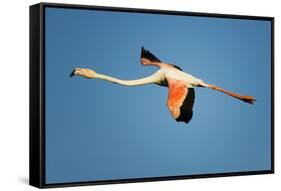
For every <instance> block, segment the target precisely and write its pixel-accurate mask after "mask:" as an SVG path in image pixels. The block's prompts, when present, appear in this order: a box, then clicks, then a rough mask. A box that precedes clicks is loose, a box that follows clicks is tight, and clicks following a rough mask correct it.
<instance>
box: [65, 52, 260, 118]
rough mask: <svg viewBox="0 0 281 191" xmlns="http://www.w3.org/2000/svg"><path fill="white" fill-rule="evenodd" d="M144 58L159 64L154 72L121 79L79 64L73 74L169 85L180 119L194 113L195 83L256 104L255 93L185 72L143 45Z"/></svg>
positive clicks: (145, 62)
mask: <svg viewBox="0 0 281 191" xmlns="http://www.w3.org/2000/svg"><path fill="white" fill-rule="evenodd" d="M140 62H141V64H142V65H144V66H156V67H158V68H159V70H158V71H156V72H155V73H154V74H152V75H151V76H148V77H145V78H142V79H137V80H121V79H117V78H114V77H111V76H107V75H104V74H99V73H97V72H95V71H94V70H92V69H88V68H75V69H74V70H73V71H72V72H71V74H70V77H72V76H82V77H84V78H87V79H94V78H95V79H101V80H106V81H109V82H113V83H116V84H120V85H124V86H141V85H145V84H156V85H159V86H164V87H168V99H167V106H168V109H169V111H170V113H171V115H172V117H173V118H174V119H175V120H176V121H177V122H185V123H188V122H189V121H190V120H191V118H192V115H193V104H194V100H195V91H194V87H204V88H210V89H212V90H216V91H220V92H222V93H224V94H226V95H229V96H232V97H234V98H237V99H239V100H241V101H244V102H246V103H249V104H253V103H254V102H255V101H256V100H255V98H254V97H253V96H243V95H240V94H237V93H233V92H231V91H228V90H225V89H223V88H221V87H219V86H216V85H212V84H208V83H206V82H204V81H203V80H202V79H199V78H197V77H195V76H193V75H191V74H188V73H185V72H183V70H182V69H181V68H180V67H178V66H176V65H173V64H169V63H166V62H162V61H161V60H159V59H158V58H157V57H156V56H155V55H154V54H152V53H151V52H150V51H149V50H146V49H144V47H142V48H141V56H140Z"/></svg>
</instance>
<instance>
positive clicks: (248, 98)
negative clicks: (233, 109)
mask: <svg viewBox="0 0 281 191" xmlns="http://www.w3.org/2000/svg"><path fill="white" fill-rule="evenodd" d="M199 86H201V87H205V88H210V89H213V90H216V91H220V92H222V93H224V94H226V95H229V96H231V97H234V98H237V99H240V100H241V101H244V102H246V103H249V104H253V103H254V102H255V101H256V99H255V98H254V97H253V96H244V95H240V94H237V93H233V92H231V91H228V90H225V89H223V88H221V87H219V86H216V85H213V84H208V83H205V82H200V84H199Z"/></svg>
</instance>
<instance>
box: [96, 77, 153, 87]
mask: <svg viewBox="0 0 281 191" xmlns="http://www.w3.org/2000/svg"><path fill="white" fill-rule="evenodd" d="M95 78H98V79H101V80H105V81H109V82H113V83H117V84H120V85H124V86H140V85H145V84H151V83H156V82H157V79H156V78H155V76H153V75H152V76H148V77H146V78H142V79H137V80H121V79H118V78H114V77H111V76H107V75H104V74H96V76H95Z"/></svg>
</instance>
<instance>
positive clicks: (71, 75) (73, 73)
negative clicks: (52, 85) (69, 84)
mask: <svg viewBox="0 0 281 191" xmlns="http://www.w3.org/2000/svg"><path fill="white" fill-rule="evenodd" d="M73 76H75V70H73V71H72V72H71V73H70V75H69V77H70V78H71V77H73Z"/></svg>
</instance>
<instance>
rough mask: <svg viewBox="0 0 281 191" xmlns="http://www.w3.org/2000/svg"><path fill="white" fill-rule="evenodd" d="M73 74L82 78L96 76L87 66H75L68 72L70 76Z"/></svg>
mask: <svg viewBox="0 0 281 191" xmlns="http://www.w3.org/2000/svg"><path fill="white" fill-rule="evenodd" d="M73 76H82V77H84V78H95V77H96V76H97V73H96V72H95V71H94V70H91V69H88V68H75V69H74V70H73V71H72V72H71V74H70V77H73Z"/></svg>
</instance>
